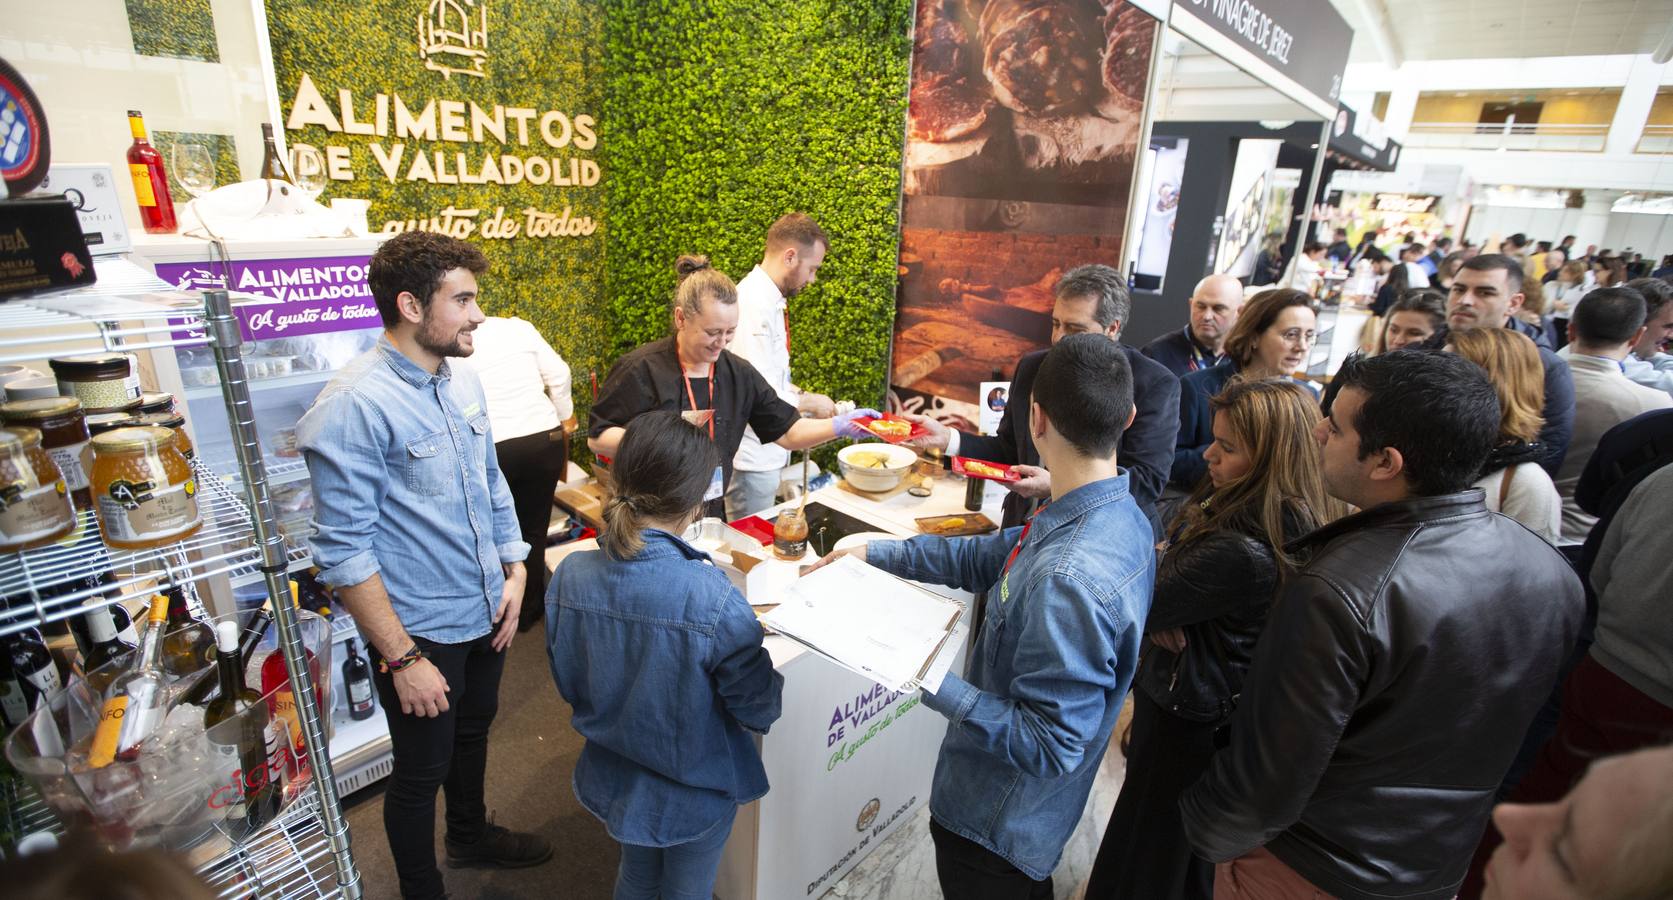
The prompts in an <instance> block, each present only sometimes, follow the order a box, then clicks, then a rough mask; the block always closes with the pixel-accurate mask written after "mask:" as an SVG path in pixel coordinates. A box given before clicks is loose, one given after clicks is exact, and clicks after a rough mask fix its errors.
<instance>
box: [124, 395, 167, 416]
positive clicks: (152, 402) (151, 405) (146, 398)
mask: <svg viewBox="0 0 1673 900" xmlns="http://www.w3.org/2000/svg"><path fill="white" fill-rule="evenodd" d="M174 411H175V409H174V395H173V394H170V393H168V392H166V391H143V392H141V393H140V395H139V408H138V409H135V410H134V414H135V415H140V416H145V415H150V414H151V413H172V412H174Z"/></svg>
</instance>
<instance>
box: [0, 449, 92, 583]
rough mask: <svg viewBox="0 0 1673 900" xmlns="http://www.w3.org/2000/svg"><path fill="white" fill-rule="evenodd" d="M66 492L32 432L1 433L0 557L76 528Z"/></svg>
mask: <svg viewBox="0 0 1673 900" xmlns="http://www.w3.org/2000/svg"><path fill="white" fill-rule="evenodd" d="M75 523H76V516H75V510H74V509H71V508H70V497H69V489H68V488H66V487H65V485H64V475H63V473H61V472H59V471H58V465H57V463H54V462H53V461H52V457H51V456H50V455H48V454H47V452H46V451H45V450H43V449H41V433H40V432H39V431H37V430H36V429H33V428H0V553H15V552H17V551H19V550H29V549H32V548H34V547H39V546H42V545H44V544H50V543H52V542H53V541H55V540H58V539H59V538H61V537H63V536H64V535H66V534H69V533H70V529H72V528H74V527H75Z"/></svg>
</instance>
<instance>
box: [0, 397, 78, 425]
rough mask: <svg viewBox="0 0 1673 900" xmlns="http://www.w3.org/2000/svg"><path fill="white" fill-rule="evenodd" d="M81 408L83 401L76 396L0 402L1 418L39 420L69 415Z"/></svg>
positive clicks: (7, 419) (8, 419)
mask: <svg viewBox="0 0 1673 900" xmlns="http://www.w3.org/2000/svg"><path fill="white" fill-rule="evenodd" d="M80 409H81V401H80V400H77V399H76V398H74V397H43V398H41V399H39V400H12V401H10V402H7V403H0V418H3V419H5V420H6V421H8V422H10V421H12V420H14V419H18V420H23V421H28V422H38V421H40V420H41V419H51V418H54V417H56V416H62V415H67V414H69V413H73V412H76V411H78V410H80Z"/></svg>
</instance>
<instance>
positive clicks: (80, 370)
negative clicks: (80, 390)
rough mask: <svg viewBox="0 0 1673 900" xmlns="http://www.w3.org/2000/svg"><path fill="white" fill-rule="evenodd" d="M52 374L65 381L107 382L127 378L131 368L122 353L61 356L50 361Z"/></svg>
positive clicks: (47, 362) (48, 361)
mask: <svg viewBox="0 0 1673 900" xmlns="http://www.w3.org/2000/svg"><path fill="white" fill-rule="evenodd" d="M46 364H47V365H49V366H51V367H52V374H54V375H57V376H58V377H59V378H62V379H64V380H65V381H105V380H112V379H116V378H127V377H128V374H129V372H130V371H132V369H131V366H130V364H129V361H128V357H127V356H125V355H124V354H121V353H88V354H85V355H82V356H60V357H58V358H57V359H49V360H47V361H46Z"/></svg>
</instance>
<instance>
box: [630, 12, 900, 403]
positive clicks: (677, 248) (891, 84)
mask: <svg viewBox="0 0 1673 900" xmlns="http://www.w3.org/2000/svg"><path fill="white" fill-rule="evenodd" d="M602 5H603V7H604V10H605V16H604V34H605V47H606V50H607V63H606V88H605V92H604V117H603V122H604V126H603V129H604V130H603V133H602V138H601V141H602V142H601V147H603V148H605V168H606V171H607V173H608V176H607V177H608V179H609V182H610V190H609V196H608V201H607V207H606V208H607V215H606V221H607V222H608V224H609V228H608V232H607V237H606V238H605V244H606V254H607V256H608V260H609V264H608V267H607V272H606V276H605V284H606V294H607V296H608V298H609V308H610V317H611V328H612V332H613V334H612V337H613V350H614V351H615V352H616V353H618V354H619V353H620V352H622V351H624V350H626V349H628V348H631V347H633V346H634V345H636V344H638V343H641V342H643V341H646V340H651V339H653V338H657V337H661V336H663V335H665V334H667V333H668V330H669V328H670V324H669V323H670V318H669V315H670V314H669V300H670V298H671V296H672V293H673V289H674V283H675V278H674V269H673V263H674V259H675V258H676V257H677V256H679V255H680V254H681V253H704V254H707V255H708V256H709V257H710V259H711V260H712V261H713V262H714V264H715V266H716V267H717V268H719V269H721V270H722V271H724V272H726V273H728V274H730V275H731V276H732V277H733V278H734V279H736V278H742V277H743V276H744V275H746V274H748V272H749V270H750V268H751V267H753V266H754V265H755V264H756V263H757V262H759V261H760V259H761V255H762V249H763V248H762V242H763V240H764V237H765V235H766V230H767V226H768V225H770V224H771V223H772V221H773V220H774V219H776V218H778V217H779V216H780V215H782V214H784V213H786V212H790V211H792V210H802V211H805V212H807V213H809V214H811V215H812V216H813V217H814V218H816V219H817V220H818V221H819V223H820V224H821V225H822V226H823V227H824V229H825V231H826V233H827V234H829V235H830V237H831V248H830V253H829V254H828V256H827V257H826V261H825V264H824V266H823V267H822V268H821V269H820V272H819V280H818V282H817V283H816V284H814V285H813V286H812V287H810V288H808V289H807V290H805V291H803V292H802V293H801V294H800V295H798V296H796V297H795V298H792V299H791V301H790V321H791V333H792V344H793V346H792V352H791V362H792V366H793V368H794V377H795V379H796V381H797V383H798V384H800V385H801V386H803V387H805V388H808V389H811V390H818V391H821V392H823V393H826V394H829V395H831V396H832V397H835V398H838V399H843V398H846V399H852V400H855V401H858V402H861V403H863V404H877V403H880V402H882V400H883V397H884V391H885V389H886V388H885V381H886V375H887V369H888V359H889V335H890V333H891V328H892V322H893V320H894V309H895V266H896V231H897V225H898V202H897V201H898V196H899V191H900V163H901V142H902V138H903V132H904V123H905V116H906V81H907V73H908V60H909V56H910V53H911V21H912V19H911V14H912V3H911V0H853V2H841V0H795V2H790V0H709V2H703V0H602ZM600 377H601V378H602V373H601V375H600Z"/></svg>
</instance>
